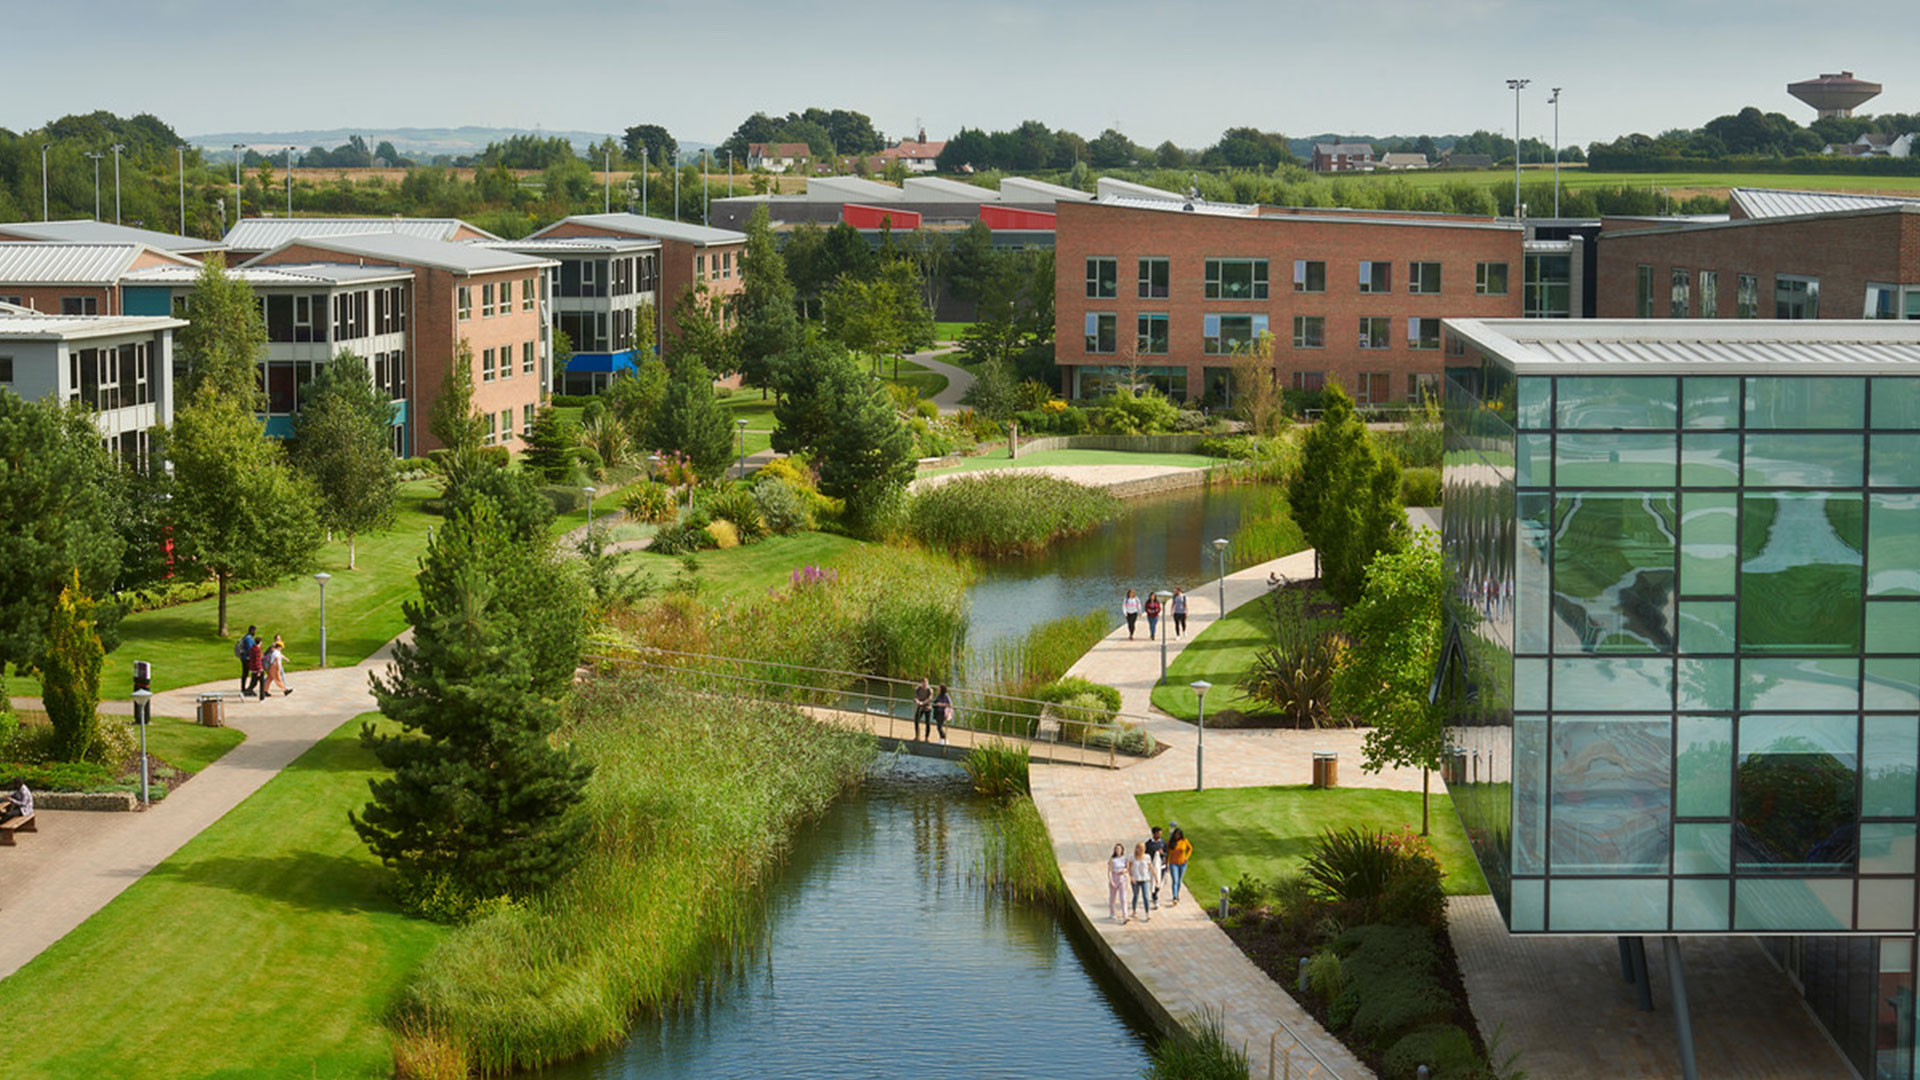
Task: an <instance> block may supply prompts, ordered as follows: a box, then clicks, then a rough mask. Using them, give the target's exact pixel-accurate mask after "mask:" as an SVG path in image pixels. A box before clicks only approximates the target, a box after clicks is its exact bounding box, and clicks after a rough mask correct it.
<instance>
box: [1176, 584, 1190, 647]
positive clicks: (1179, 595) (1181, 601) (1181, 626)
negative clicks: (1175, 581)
mask: <svg viewBox="0 0 1920 1080" xmlns="http://www.w3.org/2000/svg"><path fill="white" fill-rule="evenodd" d="M1173 636H1174V637H1179V638H1183V637H1186V636H1187V594H1186V590H1184V589H1182V588H1180V586H1178V585H1175V586H1174V587H1173Z"/></svg>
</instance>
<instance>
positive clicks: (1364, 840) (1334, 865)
mask: <svg viewBox="0 0 1920 1080" xmlns="http://www.w3.org/2000/svg"><path fill="white" fill-rule="evenodd" d="M1400 861H1401V857H1400V852H1399V850H1398V849H1397V848H1395V847H1394V845H1393V842H1392V841H1391V840H1389V839H1388V838H1387V836H1386V835H1385V834H1383V833H1377V832H1366V831H1364V830H1362V829H1360V828H1358V827H1357V826H1356V827H1349V828H1346V829H1341V830H1337V831H1336V830H1332V829H1329V830H1328V831H1327V832H1326V833H1325V834H1324V835H1322V836H1321V837H1320V839H1319V841H1318V842H1316V843H1315V844H1314V845H1313V850H1312V851H1310V852H1309V853H1308V854H1307V859H1306V862H1305V863H1303V864H1302V865H1301V869H1302V872H1304V873H1305V874H1306V876H1307V880H1308V881H1310V882H1312V883H1313V886H1314V891H1315V893H1316V894H1317V895H1318V896H1319V897H1320V898H1321V899H1323V900H1328V901H1333V902H1335V903H1345V904H1373V903H1378V902H1379V901H1380V899H1381V898H1383V897H1385V896H1386V894H1387V886H1388V885H1389V884H1390V883H1391V882H1392V880H1393V875H1394V873H1395V872H1396V871H1398V870H1399V867H1400Z"/></svg>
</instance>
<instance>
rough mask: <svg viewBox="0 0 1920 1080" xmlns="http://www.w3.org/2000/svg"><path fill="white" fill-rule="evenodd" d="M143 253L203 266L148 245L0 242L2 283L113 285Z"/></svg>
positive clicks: (195, 269)
mask: <svg viewBox="0 0 1920 1080" xmlns="http://www.w3.org/2000/svg"><path fill="white" fill-rule="evenodd" d="M143 252H154V253H155V254H157V255H160V256H163V257H164V258H167V259H171V260H173V261H175V262H178V263H179V264H180V265H182V266H184V267H189V268H191V269H192V270H193V271H194V272H196V273H198V272H199V270H200V264H199V263H196V262H194V261H193V260H191V259H188V258H185V257H184V256H180V255H174V254H171V253H169V252H164V251H156V250H155V249H154V248H150V247H148V246H147V245H145V244H71V243H65V242H62V241H58V240H14V241H0V282H5V283H7V284H9V285H110V284H112V283H114V282H116V281H118V280H120V277H121V275H123V274H125V273H126V272H127V268H128V267H130V266H132V265H133V263H134V260H136V259H138V258H139V257H140V255H141V253H143Z"/></svg>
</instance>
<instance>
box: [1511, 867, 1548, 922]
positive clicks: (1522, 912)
mask: <svg viewBox="0 0 1920 1080" xmlns="http://www.w3.org/2000/svg"><path fill="white" fill-rule="evenodd" d="M1507 925H1508V926H1510V927H1512V929H1513V932H1514V933H1516V934H1518V933H1523V932H1526V931H1535V932H1538V931H1541V930H1545V929H1546V928H1547V883H1546V882H1545V881H1542V880H1541V879H1539V878H1515V879H1514V880H1513V913H1512V915H1511V917H1510V918H1509V920H1508V923H1507Z"/></svg>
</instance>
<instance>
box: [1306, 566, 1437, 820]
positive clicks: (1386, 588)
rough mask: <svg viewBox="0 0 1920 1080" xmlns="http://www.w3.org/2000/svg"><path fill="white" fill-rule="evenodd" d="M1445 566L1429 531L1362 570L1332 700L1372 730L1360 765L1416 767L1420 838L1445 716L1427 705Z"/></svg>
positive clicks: (1368, 767)
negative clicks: (1362, 586)
mask: <svg viewBox="0 0 1920 1080" xmlns="http://www.w3.org/2000/svg"><path fill="white" fill-rule="evenodd" d="M1445 590H1446V569H1445V567H1444V565H1443V564H1442V562H1441V559H1440V547H1439V544H1438V543H1437V541H1436V539H1435V537H1434V534H1433V532H1432V530H1429V529H1422V530H1421V531H1420V532H1419V534H1418V535H1416V536H1415V537H1414V539H1413V542H1412V543H1410V544H1409V545H1407V546H1406V548H1405V549H1403V550H1401V551H1393V552H1385V553H1383V554H1381V555H1379V556H1378V557H1376V558H1375V559H1374V560H1373V562H1372V563H1371V564H1370V565H1369V566H1368V567H1367V572H1366V588H1365V590H1364V591H1363V592H1362V593H1361V596H1360V601H1359V603H1357V604H1354V605H1353V606H1352V607H1350V608H1348V609H1347V612H1346V616H1345V619H1344V621H1345V625H1346V631H1347V637H1348V639H1349V642H1350V643H1349V645H1348V647H1347V650H1346V655H1345V657H1344V658H1343V660H1342V662H1341V664H1340V667H1339V669H1338V670H1337V671H1336V672H1335V674H1334V680H1333V702H1334V709H1335V711H1337V712H1342V713H1345V714H1347V715H1349V716H1352V717H1355V718H1356V719H1359V720H1362V721H1365V722H1366V723H1369V724H1372V725H1373V726H1372V727H1371V728H1370V729H1369V730H1368V731H1367V736H1366V740H1365V741H1364V742H1363V743H1362V744H1361V753H1362V754H1363V755H1364V759H1363V761H1362V763H1361V766H1360V767H1361V768H1363V769H1365V770H1366V771H1368V772H1379V771H1380V770H1381V769H1383V768H1386V767H1387V766H1390V765H1391V766H1394V767H1396V768H1418V769H1420V792H1421V794H1420V833H1421V835H1423V836H1424V835H1426V832H1427V826H1428V795H1429V787H1428V783H1429V779H1430V778H1429V773H1430V772H1431V771H1432V770H1434V769H1437V768H1439V767H1440V765H1441V760H1440V759H1441V755H1442V754H1444V753H1445V752H1446V738H1447V732H1446V716H1445V714H1444V713H1443V712H1442V711H1441V710H1440V709H1439V708H1438V707H1436V706H1435V705H1433V704H1431V703H1429V701H1428V687H1429V686H1430V685H1431V682H1432V679H1433V672H1434V665H1435V663H1436V662H1437V661H1438V660H1439V656H1440V642H1441V629H1440V603H1441V600H1442V597H1443V595H1444V592H1445Z"/></svg>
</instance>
